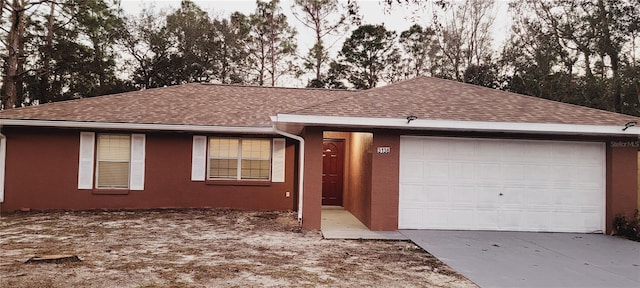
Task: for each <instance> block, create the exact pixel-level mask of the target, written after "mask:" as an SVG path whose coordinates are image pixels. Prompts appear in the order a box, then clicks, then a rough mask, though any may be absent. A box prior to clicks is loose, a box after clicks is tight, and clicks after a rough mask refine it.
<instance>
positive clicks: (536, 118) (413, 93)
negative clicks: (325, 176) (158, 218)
mask: <svg viewBox="0 0 640 288" xmlns="http://www.w3.org/2000/svg"><path fill="white" fill-rule="evenodd" d="M283 114H284V113H283ZM288 114H294V115H319V116H345V117H373V118H405V117H407V116H409V115H415V116H417V117H418V119H423V120H457V121H481V122H485V121H488V122H524V123H554V124H578V125H620V126H621V125H624V124H625V123H627V122H629V121H638V120H639V119H640V118H638V117H633V116H629V115H624V114H618V113H612V112H607V111H603V110H598V109H592V108H587V107H582V106H576V105H571V104H566V103H561V102H555V101H551V100H546V99H541V98H537V97H532V96H526V95H521V94H516V93H510V92H505V91H501V90H496V89H491V88H486V87H481V86H476V85H470V84H465V83H460V82H456V81H451V80H444V79H439V78H431V77H418V78H414V79H411V80H406V81H401V82H397V83H394V84H391V85H387V86H383V87H379V88H374V89H370V90H365V91H361V92H359V93H354V94H351V95H348V96H347V97H344V98H340V99H337V100H334V101H330V102H325V103H320V104H317V105H314V106H311V107H307V108H303V109H300V110H297V111H294V112H292V113H288Z"/></svg>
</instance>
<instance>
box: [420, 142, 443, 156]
mask: <svg viewBox="0 0 640 288" xmlns="http://www.w3.org/2000/svg"><path fill="white" fill-rule="evenodd" d="M423 147H424V152H423V153H424V158H423V159H425V160H448V159H449V145H448V143H447V141H433V142H428V143H425V144H424V145H423Z"/></svg>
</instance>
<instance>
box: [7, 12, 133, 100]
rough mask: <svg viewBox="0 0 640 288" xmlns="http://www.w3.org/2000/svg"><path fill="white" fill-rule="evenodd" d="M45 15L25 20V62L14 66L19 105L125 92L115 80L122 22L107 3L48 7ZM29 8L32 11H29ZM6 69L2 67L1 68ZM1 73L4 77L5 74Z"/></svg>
mask: <svg viewBox="0 0 640 288" xmlns="http://www.w3.org/2000/svg"><path fill="white" fill-rule="evenodd" d="M47 4H48V6H49V8H48V9H46V12H48V13H34V12H36V11H38V10H35V8H30V9H34V11H30V12H29V13H30V14H26V15H28V16H29V17H30V18H29V21H28V22H27V29H26V30H25V34H24V35H23V43H24V50H23V51H24V52H23V56H22V57H24V59H25V60H26V61H24V62H22V64H21V66H20V67H19V70H20V71H23V72H22V73H20V77H19V78H18V79H17V80H16V81H15V83H16V84H17V85H18V91H19V93H18V95H17V96H18V97H17V103H18V105H30V104H33V103H46V102H53V101H60V100H67V99H74V98H82V97H92V96H98V95H105V94H113V93H119V92H123V91H129V90H131V89H132V86H131V85H130V84H129V82H128V81H127V80H123V79H120V78H119V77H118V76H117V74H118V72H119V71H118V69H117V63H116V62H117V58H118V55H117V53H116V50H115V48H114V47H115V45H117V44H118V43H120V41H121V40H122V34H121V33H119V31H121V30H123V29H124V28H123V27H124V22H123V19H122V18H121V17H120V11H119V10H118V9H115V8H113V2H111V1H108V0H88V1H81V0H70V1H66V2H64V3H58V2H48V3H47ZM29 7H33V6H29ZM5 69H6V68H5ZM6 73H7V72H6V70H5V74H6Z"/></svg>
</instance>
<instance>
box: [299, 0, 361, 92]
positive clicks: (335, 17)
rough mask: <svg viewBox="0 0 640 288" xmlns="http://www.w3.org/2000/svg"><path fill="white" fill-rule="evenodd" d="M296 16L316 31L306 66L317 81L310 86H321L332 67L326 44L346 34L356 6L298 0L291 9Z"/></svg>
mask: <svg viewBox="0 0 640 288" xmlns="http://www.w3.org/2000/svg"><path fill="white" fill-rule="evenodd" d="M292 12H293V15H294V17H295V18H296V19H297V20H298V21H299V22H300V23H302V25H304V26H306V27H307V28H309V29H311V30H313V32H314V35H315V40H316V42H315V44H314V45H313V47H312V48H311V49H309V53H308V54H307V56H306V57H305V58H304V66H305V68H306V69H307V70H310V71H313V72H314V74H315V78H314V79H312V80H311V81H310V82H309V86H313V87H322V84H321V83H322V82H323V79H324V78H325V77H326V75H323V70H325V69H324V68H326V67H327V66H328V64H329V48H331V46H332V44H330V45H327V44H326V43H325V41H324V39H325V38H326V36H328V35H334V36H335V35H337V34H338V33H339V32H346V31H347V29H348V27H349V26H350V24H351V22H353V20H357V17H352V16H355V15H356V14H357V5H356V4H355V3H354V4H353V5H352V6H351V7H348V6H342V5H341V4H340V2H339V1H338V0H295V1H294V5H293V6H292Z"/></svg>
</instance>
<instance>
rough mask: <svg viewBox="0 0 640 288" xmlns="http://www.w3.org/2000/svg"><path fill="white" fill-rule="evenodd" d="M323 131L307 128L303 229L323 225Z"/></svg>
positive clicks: (312, 228) (303, 135)
mask: <svg viewBox="0 0 640 288" xmlns="http://www.w3.org/2000/svg"><path fill="white" fill-rule="evenodd" d="M322 135H323V134H322V129H320V128H315V127H307V128H305V130H304V131H302V137H303V138H304V141H305V144H304V184H303V189H304V191H303V199H302V227H303V228H305V229H310V230H318V229H320V225H321V223H322V221H321V220H322V218H321V217H322V215H321V212H322V137H323V136H322Z"/></svg>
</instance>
